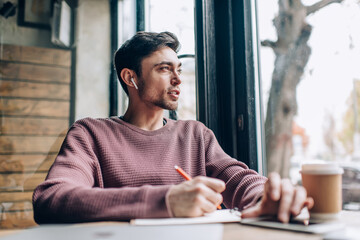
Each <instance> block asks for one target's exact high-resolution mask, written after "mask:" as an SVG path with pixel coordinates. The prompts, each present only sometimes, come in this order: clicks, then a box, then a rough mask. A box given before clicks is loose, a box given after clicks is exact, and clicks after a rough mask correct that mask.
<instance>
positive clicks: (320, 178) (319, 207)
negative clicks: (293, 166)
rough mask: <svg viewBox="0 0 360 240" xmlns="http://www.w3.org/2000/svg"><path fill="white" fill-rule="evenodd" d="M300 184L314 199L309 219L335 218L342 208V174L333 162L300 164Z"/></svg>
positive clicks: (341, 170) (340, 169)
mask: <svg viewBox="0 0 360 240" xmlns="http://www.w3.org/2000/svg"><path fill="white" fill-rule="evenodd" d="M300 172H301V177H302V185H303V186H304V188H305V189H306V191H307V194H308V196H310V197H312V198H313V199H314V207H313V208H312V209H310V218H311V219H321V220H331V219H336V218H338V216H339V213H340V211H341V209H342V174H343V172H344V170H343V169H342V168H341V167H339V166H338V165H337V164H334V163H320V164H319V163H308V164H303V165H302V166H301V171H300Z"/></svg>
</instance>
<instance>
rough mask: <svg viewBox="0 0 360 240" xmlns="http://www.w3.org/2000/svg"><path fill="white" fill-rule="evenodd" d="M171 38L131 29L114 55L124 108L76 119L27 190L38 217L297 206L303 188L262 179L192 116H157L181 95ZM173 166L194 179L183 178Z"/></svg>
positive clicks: (303, 200)
mask: <svg viewBox="0 0 360 240" xmlns="http://www.w3.org/2000/svg"><path fill="white" fill-rule="evenodd" d="M178 48H179V42H178V40H177V38H176V37H175V36H174V35H173V34H171V33H169V32H163V33H146V32H139V33H137V34H136V35H135V36H134V37H133V38H131V39H130V40H128V41H127V42H125V43H124V44H123V45H122V46H121V48H120V49H119V50H118V51H117V52H116V54H115V67H116V71H117V74H118V78H119V80H120V82H121V85H122V87H123V88H124V91H125V92H126V93H127V94H128V96H129V106H128V109H127V111H126V113H125V114H124V116H121V117H111V118H106V119H92V118H86V119H82V120H79V121H77V122H75V123H74V124H73V125H72V126H71V128H70V130H69V131H68V134H67V136H66V138H65V140H64V143H63V145H62V147H61V149H60V152H59V154H58V156H57V158H56V160H55V162H54V164H53V166H52V167H51V169H50V171H49V174H48V176H47V178H46V180H45V182H43V183H42V184H40V185H39V186H38V187H37V188H36V189H35V191H34V195H33V206H34V218H35V221H36V222H37V223H56V222H57V223H65V222H88V221H110V220H129V219H132V218H153V217H196V216H201V215H203V214H204V213H208V212H212V211H215V210H216V207H217V206H218V205H219V204H221V203H223V204H224V205H225V206H226V207H227V208H233V207H238V208H239V209H241V210H243V217H253V216H259V215H262V214H277V215H278V218H279V219H280V220H281V221H283V222H287V221H288V220H289V216H290V215H291V214H293V215H297V214H298V213H299V212H300V210H301V208H302V207H303V206H305V205H308V206H309V207H311V205H312V203H311V199H308V198H307V197H306V191H305V190H304V188H302V187H293V186H292V185H291V184H290V182H289V180H281V179H280V177H279V175H277V174H270V175H269V178H268V179H266V178H265V177H262V176H260V175H259V174H257V173H256V172H255V171H253V170H250V169H249V168H248V167H247V166H246V165H245V164H243V163H242V162H240V161H237V160H235V159H233V158H231V157H230V156H228V155H227V154H226V153H225V152H224V151H223V150H222V149H221V147H220V146H219V144H218V142H217V140H216V138H215V136H214V134H213V133H212V131H211V130H209V129H208V128H206V127H205V126H204V125H203V124H202V123H200V122H197V121H180V120H179V121H174V120H171V119H166V118H163V110H164V109H169V110H175V109H176V108H177V105H178V99H179V95H180V87H179V86H180V84H181V79H180V74H181V63H180V61H179V59H178V58H177V54H176V52H177V50H178ZM175 165H178V166H180V167H181V168H183V169H184V170H185V171H186V172H187V173H189V174H190V175H191V176H192V177H193V178H192V180H190V181H184V179H183V178H182V177H181V176H180V175H179V174H178V173H177V172H176V171H175V169H174V166H175Z"/></svg>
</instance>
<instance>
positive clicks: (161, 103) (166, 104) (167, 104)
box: [138, 81, 178, 111]
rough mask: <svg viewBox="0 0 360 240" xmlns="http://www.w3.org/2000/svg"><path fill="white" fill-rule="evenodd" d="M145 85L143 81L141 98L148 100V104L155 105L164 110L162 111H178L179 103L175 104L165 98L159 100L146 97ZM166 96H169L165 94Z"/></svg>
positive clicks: (140, 91) (140, 85) (140, 88)
mask: <svg viewBox="0 0 360 240" xmlns="http://www.w3.org/2000/svg"><path fill="white" fill-rule="evenodd" d="M144 89H145V88H144V85H143V84H142V81H141V83H140V84H139V89H138V91H139V96H140V98H142V99H144V100H146V101H147V102H151V103H152V104H153V105H155V106H157V107H159V108H162V109H165V110H172V111H175V110H177V108H178V102H177V101H176V102H173V101H170V100H168V101H167V100H166V99H165V98H163V97H161V96H160V97H157V98H150V99H149V98H147V97H146V95H145V92H144ZM164 94H167V93H164Z"/></svg>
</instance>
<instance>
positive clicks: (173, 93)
mask: <svg viewBox="0 0 360 240" xmlns="http://www.w3.org/2000/svg"><path fill="white" fill-rule="evenodd" d="M168 94H170V95H172V96H174V97H179V95H180V89H171V90H170V91H168Z"/></svg>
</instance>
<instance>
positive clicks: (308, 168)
mask: <svg viewBox="0 0 360 240" xmlns="http://www.w3.org/2000/svg"><path fill="white" fill-rule="evenodd" d="M300 172H301V173H305V174H323V175H325V174H343V173H344V170H343V169H342V168H341V167H339V166H338V165H337V164H335V163H306V164H303V165H302V166H301V171H300Z"/></svg>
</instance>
